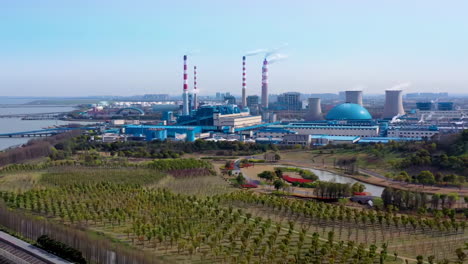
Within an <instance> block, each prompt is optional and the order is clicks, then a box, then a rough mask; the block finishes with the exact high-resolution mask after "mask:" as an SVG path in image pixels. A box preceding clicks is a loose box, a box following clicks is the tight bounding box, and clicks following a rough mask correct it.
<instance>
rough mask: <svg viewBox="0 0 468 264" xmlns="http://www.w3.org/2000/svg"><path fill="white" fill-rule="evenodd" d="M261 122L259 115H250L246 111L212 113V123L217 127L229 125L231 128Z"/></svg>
mask: <svg viewBox="0 0 468 264" xmlns="http://www.w3.org/2000/svg"><path fill="white" fill-rule="evenodd" d="M261 123H262V117H261V116H251V115H249V113H247V112H242V113H238V114H229V115H221V114H219V113H216V114H214V115H213V125H214V126H217V127H223V126H229V127H232V128H239V127H247V126H254V125H259V124H261Z"/></svg>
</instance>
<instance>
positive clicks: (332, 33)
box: [0, 0, 468, 97]
mask: <svg viewBox="0 0 468 264" xmlns="http://www.w3.org/2000/svg"><path fill="white" fill-rule="evenodd" d="M466 10H468V2H464V1H450V2H440V1H421V0H416V1H411V2H409V1H402V0H397V1H391V2H383V1H371V0H367V1H365V0H358V1H349V2H344V1H338V0H330V1H307V2H306V1H288V2H286V1H264V0H259V1H236V2H224V1H214V0H210V1H201V2H200V3H193V2H192V1H177V2H176V3H169V2H167V1H132V2H131V3H130V2H128V1H99V2H97V1H79V2H68V1H67V2H65V1H58V0H55V1H53V0H44V1H40V3H39V2H36V1H8V0H7V1H4V2H2V8H1V10H0V15H1V17H2V22H3V23H1V24H0V57H1V58H2V59H1V60H0V87H2V88H1V91H2V93H1V95H2V96H31V97H48V96H53V97H76V96H81V97H84V96H106V95H108V96H131V95H138V94H157V93H167V94H171V95H175V94H178V93H182V56H183V55H184V54H186V53H189V52H194V54H193V55H190V56H189V79H190V82H189V89H190V90H191V89H192V72H191V69H192V67H193V65H197V72H198V76H197V81H198V88H199V90H200V95H202V96H203V95H208V94H214V93H216V92H230V93H231V94H240V91H241V63H242V61H241V58H242V55H244V54H246V53H247V52H248V51H251V50H256V49H268V48H275V47H279V46H282V45H284V43H288V46H287V47H286V48H284V49H282V50H281V51H280V52H281V53H283V54H286V55H288V56H289V58H288V59H287V60H284V61H281V62H277V63H275V64H273V65H271V66H270V68H269V83H270V84H269V87H270V93H271V94H279V93H282V92H287V91H297V92H301V93H337V92H338V91H343V90H346V89H354V88H360V89H362V90H363V91H364V93H367V94H383V93H384V90H385V89H389V88H391V87H392V86H394V85H397V84H399V83H406V82H409V83H411V85H410V86H409V87H406V88H404V92H405V93H413V92H448V93H451V94H463V93H466V91H467V90H468V89H467V88H468V74H466V69H467V68H468V52H467V51H466V49H467V48H466V47H468V16H466ZM262 59H263V58H262V56H261V55H258V56H251V57H247V94H248V95H252V94H257V95H260V86H261V63H262Z"/></svg>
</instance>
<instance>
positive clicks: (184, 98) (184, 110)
mask: <svg viewBox="0 0 468 264" xmlns="http://www.w3.org/2000/svg"><path fill="white" fill-rule="evenodd" d="M182 101H183V105H182V114H183V115H189V113H190V111H189V105H188V80H187V55H184V91H183V94H182Z"/></svg>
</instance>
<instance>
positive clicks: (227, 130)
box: [81, 55, 468, 146]
mask: <svg viewBox="0 0 468 264" xmlns="http://www.w3.org/2000/svg"><path fill="white" fill-rule="evenodd" d="M268 65H269V64H268V57H265V58H264V59H263V63H262V68H261V76H262V82H261V84H260V85H259V86H260V87H261V89H259V90H258V91H256V92H253V91H252V90H251V91H248V90H247V80H246V57H245V56H243V57H242V87H241V93H240V94H241V95H240V98H239V97H236V96H234V95H233V94H231V93H229V92H226V93H217V94H216V97H214V98H213V97H210V96H208V95H205V96H203V95H201V94H200V93H199V90H198V88H197V66H193V80H194V82H193V90H192V92H190V91H189V85H188V74H189V73H188V56H187V55H184V56H183V89H182V98H180V97H179V98H170V96H169V95H165V96H163V95H152V96H145V98H151V99H156V100H152V101H151V100H142V101H139V102H114V103H112V104H108V105H95V106H93V107H92V108H91V109H89V110H88V111H86V112H83V113H81V114H82V116H83V117H85V118H95V119H99V118H100V119H112V120H111V121H110V122H108V127H107V129H106V131H105V133H104V137H103V139H105V140H106V141H115V140H144V141H152V140H184V141H195V140H197V139H202V140H211V141H218V140H221V141H222V140H230V141H233V140H238V141H245V142H257V143H262V144H285V145H292V144H293V145H302V146H313V145H327V144H354V143H377V142H381V143H386V142H389V141H403V140H405V141H406V140H427V139H431V138H434V137H437V136H439V135H441V134H450V133H458V132H460V131H461V130H463V129H464V128H465V127H466V116H467V114H468V110H467V109H464V108H463V107H464V106H457V105H456V104H454V103H453V102H450V101H439V99H438V97H435V98H431V99H430V100H418V99H419V98H417V97H416V100H415V97H414V96H409V97H408V98H407V99H408V100H406V101H404V97H403V90H402V89H399V88H391V89H388V90H386V91H385V97H384V99H383V101H377V100H376V99H367V100H366V98H365V95H364V94H363V92H362V91H361V90H348V91H344V92H343V93H340V94H342V95H343V97H344V98H343V97H340V95H338V98H335V97H331V96H328V97H327V96H322V95H318V96H315V97H314V96H307V95H303V94H300V93H297V92H287V93H283V94H279V95H275V96H272V95H270V94H269V91H268ZM259 72H260V71H259ZM249 92H253V94H250V95H249ZM256 93H259V94H261V96H258V95H256ZM330 98H331V99H330ZM272 99H273V100H272ZM322 99H323V100H324V101H325V103H322ZM236 102H239V103H238V104H237V103H236ZM148 115H149V116H151V115H154V116H157V117H159V118H153V119H151V118H148Z"/></svg>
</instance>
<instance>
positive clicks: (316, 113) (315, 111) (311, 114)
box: [306, 98, 323, 121]
mask: <svg viewBox="0 0 468 264" xmlns="http://www.w3.org/2000/svg"><path fill="white" fill-rule="evenodd" d="M308 101H309V111H308V112H307V114H306V120H307V121H313V120H323V115H322V107H321V106H320V98H309V99H308Z"/></svg>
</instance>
